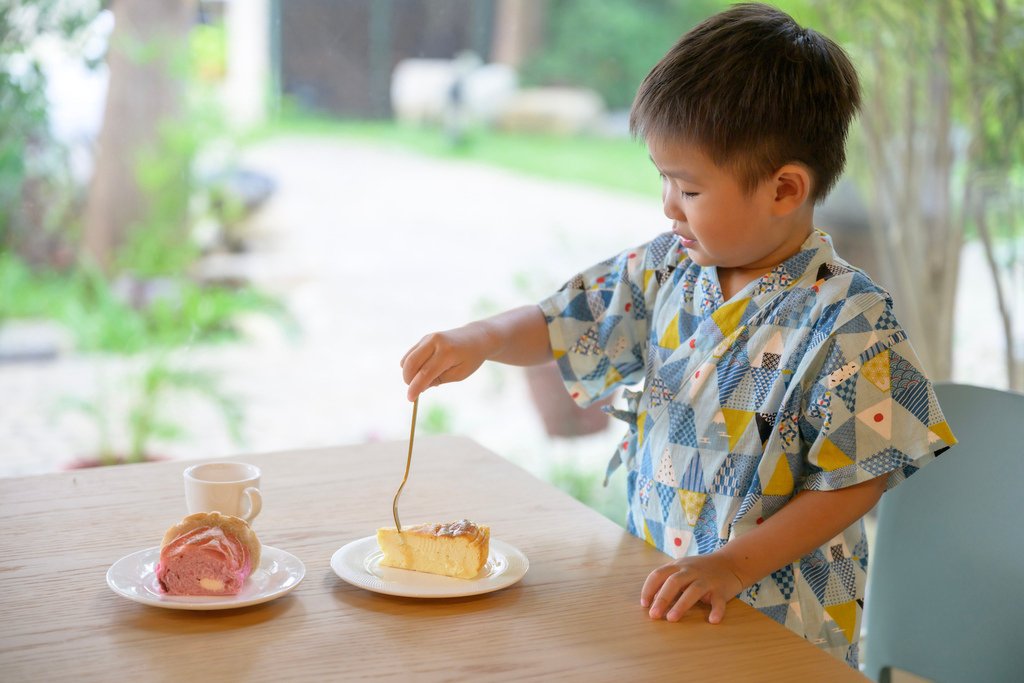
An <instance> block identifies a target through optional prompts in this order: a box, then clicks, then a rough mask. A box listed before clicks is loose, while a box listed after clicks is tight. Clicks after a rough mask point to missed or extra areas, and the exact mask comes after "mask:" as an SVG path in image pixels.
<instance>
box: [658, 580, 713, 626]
mask: <svg viewBox="0 0 1024 683" xmlns="http://www.w3.org/2000/svg"><path fill="white" fill-rule="evenodd" d="M701 584H702V582H700V581H694V582H693V583H691V584H690V585H689V586H687V587H686V590H684V591H683V594H682V595H680V596H679V599H678V600H676V604H674V605H672V609H670V610H669V611H668V614H666V615H665V618H666V619H668V620H669V621H679V620H680V619H682V618H683V615H684V614H686V612H687V611H688V610H689V609H690V608H691V607H693V606H694V605H696V604H697V603H698V602H699V601H700V599H701V597H702V596H703V595H704V593H705V592H706V588H705V587H704V586H703V585H701Z"/></svg>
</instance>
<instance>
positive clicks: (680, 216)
mask: <svg viewBox="0 0 1024 683" xmlns="http://www.w3.org/2000/svg"><path fill="white" fill-rule="evenodd" d="M676 194H677V193H674V192H666V193H665V195H664V196H663V197H662V202H661V205H662V210H663V211H664V212H665V217H666V218H668V219H670V220H673V221H678V222H680V223H685V222H686V212H684V211H683V203H682V201H680V199H679V197H678V196H676Z"/></svg>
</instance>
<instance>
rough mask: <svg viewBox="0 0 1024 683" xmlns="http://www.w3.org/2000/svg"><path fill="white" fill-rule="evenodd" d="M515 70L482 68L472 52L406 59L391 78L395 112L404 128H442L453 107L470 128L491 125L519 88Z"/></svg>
mask: <svg viewBox="0 0 1024 683" xmlns="http://www.w3.org/2000/svg"><path fill="white" fill-rule="evenodd" d="M518 83H519V77H518V75H517V74H516V71H515V69H513V68H512V67H510V66H506V65H504V64H481V63H480V60H479V58H478V57H476V56H475V55H472V53H462V54H460V55H459V56H458V57H456V58H455V59H406V60H403V61H401V62H399V63H398V65H397V66H396V67H395V70H394V72H393V73H392V76H391V108H392V111H393V112H394V116H395V119H396V120H398V121H401V122H402V123H412V124H418V125H422V124H435V123H442V122H444V120H445V117H446V116H447V115H448V112H449V110H450V108H451V106H452V105H453V101H454V102H455V103H457V105H458V106H459V107H460V108H461V109H462V110H463V113H464V115H465V117H466V119H467V122H470V123H484V124H488V123H491V122H493V121H494V119H495V118H496V117H497V116H498V115H499V114H500V112H501V110H502V108H503V106H504V104H505V103H506V102H507V101H508V100H509V99H510V98H511V97H512V96H513V95H514V93H515V92H516V89H517V88H518Z"/></svg>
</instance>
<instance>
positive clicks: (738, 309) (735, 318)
mask: <svg viewBox="0 0 1024 683" xmlns="http://www.w3.org/2000/svg"><path fill="white" fill-rule="evenodd" d="M749 303H750V298H749V297H747V298H745V299H740V300H738V301H733V302H732V303H728V304H725V305H724V306H722V307H721V308H719V309H718V310H717V311H715V312H714V313H712V314H711V319H712V320H714V321H715V324H716V325H718V329H720V330H721V331H722V334H723V335H725V336H726V337H728V336H729V335H730V334H732V331H733V330H735V329H736V328H737V327H739V324H740V321H741V320H742V319H743V311H745V310H747V304H749Z"/></svg>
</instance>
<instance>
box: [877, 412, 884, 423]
mask: <svg viewBox="0 0 1024 683" xmlns="http://www.w3.org/2000/svg"><path fill="white" fill-rule="evenodd" d="M884 419H885V415H882V414H881V413H875V422H881V421H882V420H884Z"/></svg>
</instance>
